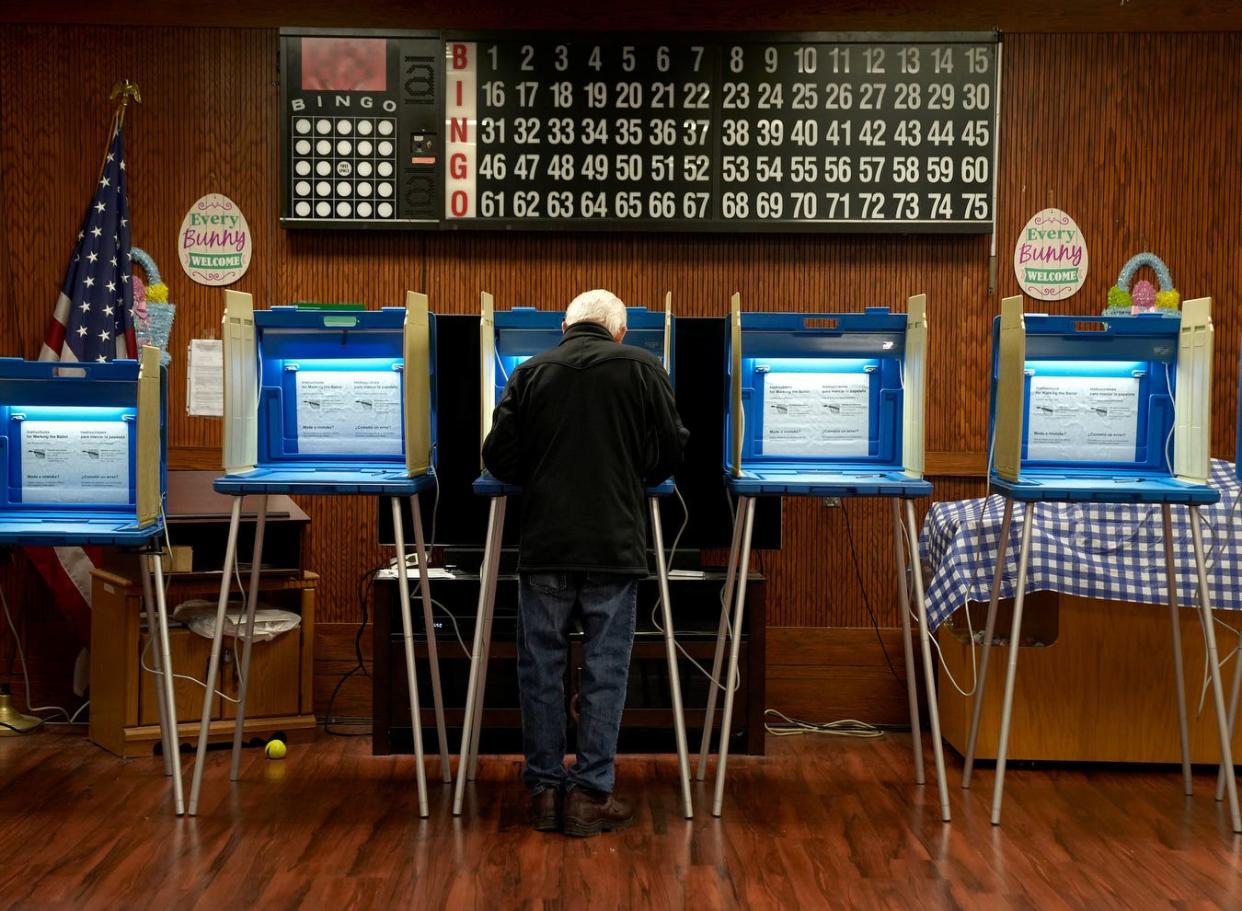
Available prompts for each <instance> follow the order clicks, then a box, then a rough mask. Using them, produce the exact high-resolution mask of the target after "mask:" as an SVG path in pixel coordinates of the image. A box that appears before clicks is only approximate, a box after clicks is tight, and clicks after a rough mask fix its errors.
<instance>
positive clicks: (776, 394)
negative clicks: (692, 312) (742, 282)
mask: <svg viewBox="0 0 1242 911" xmlns="http://www.w3.org/2000/svg"><path fill="white" fill-rule="evenodd" d="M926 308H927V296H926V295H924V294H919V295H916V296H914V297H911V298H909V299H908V301H907V304H906V313H904V314H903V313H892V312H890V311H889V309H888V308H887V307H868V308H867V309H866V310H864V311H863V312H862V313H743V312H742V311H741V296H740V295H738V294H734V295H733V298H732V301H731V304H730V316H729V320H730V332H729V334H728V339H727V341H726V346H727V364H728V370H729V381H730V407H729V417H728V421H727V429H726V439H725V457H724V461H725V482H726V485H727V487H728V490H729V491H730V492H731V493H732V494H733V496H735V497H736V498H737V511H736V514H735V517H734V523H733V542H732V546H731V547H730V550H729V567H728V571H727V573H726V583H725V584H726V593H725V600H724V604H723V609H722V610H721V612H720V626H719V628H718V630H717V634H716V654H715V659H714V660H713V662H712V686H711V689H710V690H709V695H708V701H707V713H706V720H705V723H704V726H703V741H702V745H701V747H700V752H699V767H698V778H699V780H700V781H701V780H703V778H704V777H705V776H706V774H707V756H708V751H709V748H710V745H711V734H712V727H713V723H714V720H715V709H716V690H717V689H718V688H719V686H720V685H719V683H717V681H719V679H720V670H721V664H722V661H723V657H724V647H725V641H726V638H727V637H728V638H730V639H731V641H730V648H729V665H728V676H727V678H726V682H725V685H724V717H723V719H722V726H721V736H720V747H719V761H718V765H717V769H716V792H715V799H714V801H713V804H712V813H713V815H715V816H719V815H720V813H721V809H722V807H723V804H724V782H725V770H726V766H727V764H728V759H729V736H728V734H729V729H730V726H731V724H732V722H733V696H734V692H735V690H736V688H737V680H738V654H739V648H740V646H741V629H742V621H743V612H744V609H745V605H746V581H747V577H748V574H749V569H750V542H751V531H752V529H753V526H754V517H755V500H756V499H757V498H758V497H884V498H887V499H889V500H890V501H891V503H892V520H893V535H894V537H893V552H894V556H895V557H896V564H897V583H898V584H897V588H898V593H899V600H900V607H901V628H902V634H903V643H904V647H905V659H906V668H907V675H906V689H907V698H908V699H909V704H910V725H911V728H912V732H913V740H914V770H915V771H914V774H915V780H916V781H917V782H918V783H919V784H922V783H923V781H924V775H923V748H922V737H921V733H920V728H919V711H918V684H917V682H916V680H915V672H914V645H913V639H912V634H911V630H910V592H909V588H908V584H907V582H908V580H907V567H908V568H909V580H911V581H912V582H913V586H914V601H915V608H916V610H917V617H918V622H919V637H920V642H921V651H922V655H923V673H924V678H925V684H926V687H927V694H928V698H927V705H928V716H929V720H930V722H931V734H932V752H933V755H934V756H935V762H936V778H937V784H938V786H939V791H940V794H939V796H940V815H941V818H942V819H943V820H944V821H945V822H948V821H949V792H948V787H947V785H946V783H945V774H944V752H943V747H942V745H941V742H940V714H939V711H938V709H937V705H936V688H935V669H936V665H935V663H934V661H933V659H932V653H931V644H930V640H929V632H928V627H927V615H926V606H925V602H924V597H923V578H922V572H921V570H920V564H919V554H918V529H917V526H916V525H915V521H914V500H915V499H917V498H918V497H926V496H929V495H930V494H931V492H932V486H931V484H929V483H928V482H927V481H925V480H924V479H923V436H924V432H923V423H924V417H923V414H924V407H925V399H926V373H927V316H926ZM899 501H901V502H903V503H904V508H905V517H904V528H903V518H902V508H901V505H900V504H899ZM903 537H904V538H906V539H907V540H906V541H905V542H903ZM730 612H732V614H733V619H732V624H730V620H729V615H730Z"/></svg>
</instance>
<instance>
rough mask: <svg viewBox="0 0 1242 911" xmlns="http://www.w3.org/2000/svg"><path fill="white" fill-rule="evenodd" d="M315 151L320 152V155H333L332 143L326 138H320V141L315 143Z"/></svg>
mask: <svg viewBox="0 0 1242 911" xmlns="http://www.w3.org/2000/svg"><path fill="white" fill-rule="evenodd" d="M315 151H316V152H318V153H319V154H320V155H331V154H332V143H330V142H329V141H328V140H326V139H321V140H319V142H317V143H315Z"/></svg>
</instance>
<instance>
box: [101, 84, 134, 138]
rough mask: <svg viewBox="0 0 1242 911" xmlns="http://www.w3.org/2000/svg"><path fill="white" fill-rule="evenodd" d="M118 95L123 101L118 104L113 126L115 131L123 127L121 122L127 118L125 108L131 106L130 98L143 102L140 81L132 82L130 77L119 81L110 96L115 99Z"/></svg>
mask: <svg viewBox="0 0 1242 911" xmlns="http://www.w3.org/2000/svg"><path fill="white" fill-rule="evenodd" d="M118 96H119V97H120V99H121V102H120V104H119V105H117V109H116V124H115V126H114V127H113V131H114V132H115V131H116V130H119V129H120V128H121V124H122V123H123V122H124V120H125V109H126V108H127V107H129V99H131V98H132V99H134V101H136V102H138V103H139V104H142V93H141V92H140V91H139V90H138V83H136V82H132V81H130V80H129V79H121V80H120V81H118V82H117V84H116V85H114V86H113V87H112V94H111V95H109V96H108V98H109V99H115V98H117V97H118Z"/></svg>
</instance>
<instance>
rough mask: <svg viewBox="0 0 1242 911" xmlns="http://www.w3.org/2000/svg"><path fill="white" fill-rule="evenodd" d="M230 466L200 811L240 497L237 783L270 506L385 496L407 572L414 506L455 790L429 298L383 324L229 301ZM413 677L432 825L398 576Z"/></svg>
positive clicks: (420, 774)
mask: <svg viewBox="0 0 1242 911" xmlns="http://www.w3.org/2000/svg"><path fill="white" fill-rule="evenodd" d="M223 328H224V331H223V337H224V372H225V383H224V423H225V431H224V464H225V471H226V474H225V476H224V477H222V478H219V479H217V480H216V482H215V484H214V487H215V489H216V491H217V492H218V493H223V494H227V495H229V496H231V497H233V508H232V515H231V519H230V524H229V537H228V544H227V546H226V549H225V565H224V574H223V578H222V581H221V587H220V600H219V605H218V609H217V613H216V625H215V636H214V638H213V640H212V650H211V660H210V663H209V665H208V671H207V690H206V694H205V697H204V704H203V720H202V724H201V726H200V729H199V739H198V761H197V763H196V765H195V768H194V777H193V781H192V783H191V788H190V813H191V814H194V813H195V812H197V807H198V797H199V791H200V788H201V783H202V773H203V763H204V759H205V756H206V751H207V743H208V739H209V737H210V726H211V702H212V700H211V696H212V692H213V690H214V688H215V680H216V674H217V672H218V669H219V660H220V644H221V637H222V635H223V631H224V621H225V611H226V606H227V603H228V595H229V590H230V587H231V583H232V578H233V575H234V569H235V567H234V562H235V559H236V553H237V533H238V526H239V525H240V521H241V505H242V498H243V497H245V496H247V495H254V496H256V497H257V498H258V507H257V525H256V529H255V539H254V554H253V557H252V560H251V569H250V584H249V587H248V589H247V595H246V620H245V623H246V633H245V644H244V647H243V651H242V658H241V676H242V680H241V686H240V691H239V694H238V695H239V701H238V707H237V719H236V722H235V725H234V736H233V757H232V778H233V779H234V780H236V779H237V777H238V774H239V771H240V755H241V741H242V735H243V731H244V725H245V714H246V682H247V678H248V677H249V673H250V651H251V642H252V639H253V632H254V614H255V605H256V602H257V598H258V588H259V584H258V583H259V568H260V564H261V563H262V554H263V533H264V526H265V524H266V514H267V497H268V495H270V494H302V495H325V496H339V495H348V494H369V495H374V496H380V497H386V498H388V499H389V502H390V504H391V508H392V517H393V527H394V533H395V537H396V545H397V554H398V559H399V560H400V561H401V562H402V563H404V560H405V533H404V529H403V525H402V521H403V520H402V516H401V509H400V499H401V498H402V497H409V498H411V501H412V504H411V505H412V514H413V522H414V538H415V545H416V558H417V564H418V573H419V587H420V592H421V596H422V602H423V619H424V623H425V624H426V629H427V658H428V662H429V665H430V670H431V684H432V693H433V697H434V703H435V713H436V728H437V731H438V733H439V739H440V760H441V763H440V764H441V770H442V775H443V778H444V781H445V782H449V781H451V777H450V775H451V772H450V767H449V760H448V747H447V739H446V736H445V725H444V704H443V698H442V696H441V691H440V672H439V661H438V656H437V653H436V640H435V632H434V624H433V618H432V604H431V590H430V586H429V583H428V573H427V562H428V561H427V556H428V555H427V549H426V542H425V541H424V536H423V527H422V520H421V512H420V510H419V503H418V500H419V495H420V494H421V493H423V492H424V491H427V490H429V489H431V488H433V487H434V486H435V485H436V478H435V468H434V461H435V439H436V437H435V427H436V409H435V379H436V365H435V317H434V316H433V315H432V314H430V313H428V312H427V298H426V296H425V295H422V294H416V293H414V292H410V293H409V294H408V295H407V297H406V306H405V307H404V308H384V309H383V310H379V311H366V310H362V309H357V310H342V309H321V308H298V307H274V308H272V309H271V310H266V311H258V312H255V311H254V309H253V304H252V301H251V297H250V295H249V294H242V293H240V292H235V291H229V292H226V307H225V315H224V324H223ZM397 580H398V588H399V592H400V601H401V620H402V624H403V630H404V634H405V636H404V638H405V658H406V675H407V681H408V685H409V695H410V713H411V717H412V719H413V725H414V747H415V754H416V775H417V779H418V801H419V813H420V815H422V816H426V815H428V809H427V784H426V773H425V770H424V768H423V742H422V724H421V723H420V720H419V699H418V682H417V677H416V675H415V667H414V643H413V634H412V624H411V619H410V598H409V582H408V579H407V573H406V572H398V573H397Z"/></svg>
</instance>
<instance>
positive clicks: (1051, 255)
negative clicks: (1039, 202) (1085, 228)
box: [1013, 209, 1088, 301]
mask: <svg viewBox="0 0 1242 911" xmlns="http://www.w3.org/2000/svg"><path fill="white" fill-rule="evenodd" d="M1087 265H1088V258H1087V243H1086V241H1085V240H1083V236H1082V231H1081V230H1080V229H1079V227H1078V225H1077V224H1076V223H1075V221H1074V219H1072V218H1070V217H1069V216H1068V215H1066V214H1065V213H1064V212H1062V211H1061V210H1060V209H1044V210H1043V211H1042V212H1038V213H1036V214H1035V215H1034V216H1033V217H1032V218H1031V220H1030V221H1028V222H1027V223H1026V227H1025V228H1023V229H1022V233H1021V234H1019V235H1018V243H1017V246H1015V247H1014V251H1013V273H1014V275H1016V276H1017V278H1018V284H1019V285H1020V286H1021V287H1022V291H1023V293H1024V294H1026V295H1027V296H1028V297H1033V298H1035V299H1036V300H1042V301H1059V300H1065V299H1066V298H1067V297H1072V296H1073V295H1075V294H1077V293H1078V289H1079V288H1081V287H1082V286H1083V282H1085V281H1086V280H1087Z"/></svg>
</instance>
